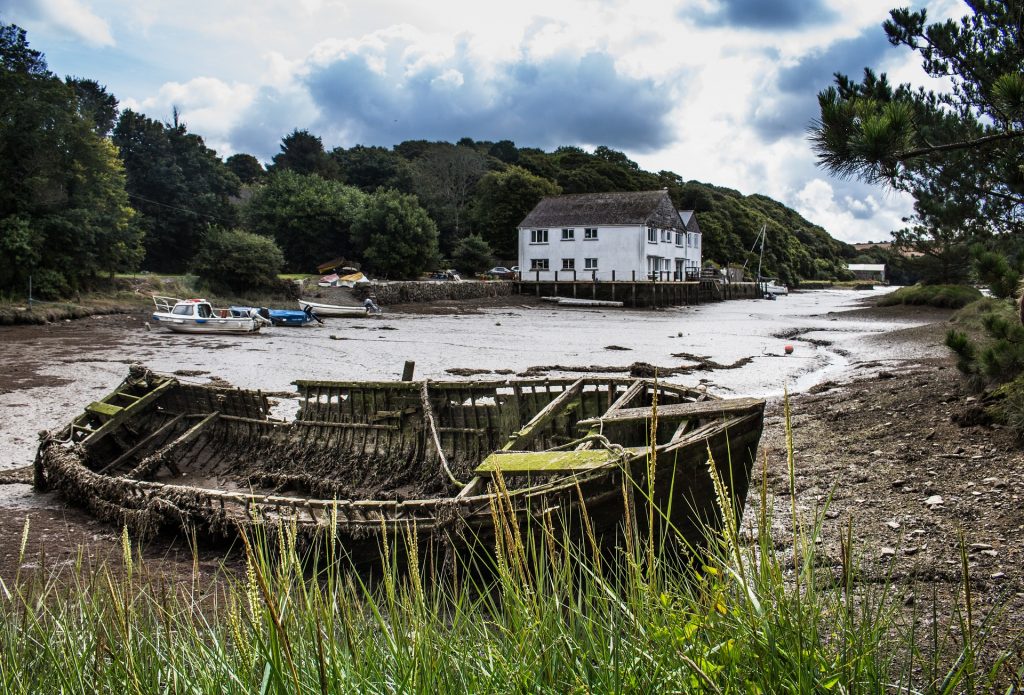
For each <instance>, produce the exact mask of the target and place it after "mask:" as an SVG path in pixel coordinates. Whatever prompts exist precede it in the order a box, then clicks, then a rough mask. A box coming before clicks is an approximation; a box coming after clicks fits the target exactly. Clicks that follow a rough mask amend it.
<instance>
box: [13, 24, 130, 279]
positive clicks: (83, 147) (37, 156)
mask: <svg viewBox="0 0 1024 695" xmlns="http://www.w3.org/2000/svg"><path fill="white" fill-rule="evenodd" d="M115 103H116V102H115ZM90 114H91V110H90V109H89V108H88V107H87V106H86V105H85V103H84V101H83V98H82V97H80V95H79V92H78V91H77V90H76V89H75V86H74V83H73V82H64V81H63V80H60V79H59V78H57V77H56V76H55V75H53V74H52V73H50V72H49V71H48V70H47V69H46V62H45V60H44V59H43V57H42V55H41V54H40V53H39V52H37V51H33V50H32V49H30V48H29V47H28V41H27V39H26V35H25V32H24V30H22V29H20V28H18V27H16V26H14V25H0V250H2V251H3V253H2V254H0V291H5V292H7V291H14V290H19V291H20V290H22V289H23V288H25V287H26V285H27V281H28V278H29V276H31V277H32V279H33V285H34V288H35V290H36V291H37V293H38V294H40V295H42V296H49V297H56V296H59V295H64V294H67V293H70V292H73V291H77V290H79V289H86V288H88V286H89V285H90V284H91V283H92V281H93V280H94V279H95V278H96V277H97V276H98V275H99V274H100V273H102V272H110V271H115V270H121V269H128V268H131V267H134V265H135V263H137V261H138V259H139V256H140V239H141V234H140V230H139V229H138V227H136V226H135V225H134V224H133V213H132V210H131V208H130V207H129V205H128V198H127V195H126V193H125V174H124V170H123V168H122V166H121V162H120V161H119V160H118V157H117V152H116V150H115V149H114V148H113V146H112V145H111V144H110V142H109V141H108V140H107V139H106V138H104V137H102V136H101V134H100V132H99V131H100V130H102V128H101V127H98V126H97V122H96V120H95V119H94V118H93V117H92V116H91V115H90Z"/></svg>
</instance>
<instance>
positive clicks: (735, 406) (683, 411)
mask: <svg viewBox="0 0 1024 695" xmlns="http://www.w3.org/2000/svg"><path fill="white" fill-rule="evenodd" d="M763 407H764V401H763V400H762V399H760V398H729V399H723V400H708V401H697V402H693V403H673V404H671V405H662V406H658V419H662V420H667V419H676V418H695V417H713V416H716V415H732V414H737V413H746V412H750V411H752V410H756V409H758V408H763ZM651 410H652V409H651V408H623V409H621V410H617V411H614V412H609V413H607V414H605V416H604V417H600V418H590V419H588V420H580V422H579V426H580V427H589V426H591V425H596V424H598V423H601V422H603V423H604V424H606V425H607V424H609V423H614V422H638V421H643V420H650V419H651V415H652V413H651Z"/></svg>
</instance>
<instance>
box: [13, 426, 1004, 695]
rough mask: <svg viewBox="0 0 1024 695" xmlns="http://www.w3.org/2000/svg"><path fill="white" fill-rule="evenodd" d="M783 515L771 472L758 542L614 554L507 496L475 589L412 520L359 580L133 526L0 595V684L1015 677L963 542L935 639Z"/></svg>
mask: <svg viewBox="0 0 1024 695" xmlns="http://www.w3.org/2000/svg"><path fill="white" fill-rule="evenodd" d="M791 442H792V439H791V436H790V437H789V443H790V454H789V457H788V460H787V463H788V466H789V471H790V491H791V492H793V491H795V487H796V486H795V469H796V466H795V463H794V460H793V455H792V444H791ZM709 469H713V466H709ZM764 479H765V477H764V476H762V480H764ZM716 483H717V484H718V485H719V486H720V485H721V481H716ZM635 493H636V497H637V499H638V500H640V501H638V502H637V504H643V501H642V500H643V491H642V490H639V489H636V490H635ZM786 506H787V509H788V512H789V514H790V518H791V520H792V521H791V528H790V529H789V531H788V532H787V533H785V534H784V536H785V537H779V536H778V535H776V534H773V533H772V518H773V516H772V500H771V498H770V496H769V494H768V491H767V487H766V484H764V483H762V487H761V488H760V494H759V511H758V513H757V515H756V518H755V519H753V524H752V529H751V530H752V532H753V535H754V536H756V540H753V541H750V540H745V539H747V538H748V536H747V533H744V534H741V533H739V529H738V524H737V523H736V522H735V520H734V517H733V516H732V515H730V514H729V513H728V508H725V509H723V511H724V516H725V520H726V521H725V524H724V525H725V529H724V531H723V532H721V533H709V536H710V537H709V543H710V550H709V553H708V554H707V555H705V556H704V557H703V559H702V561H700V562H698V563H695V564H687V563H674V562H671V561H670V560H669V558H668V556H664V555H660V554H659V553H657V552H655V550H654V548H655V544H654V543H653V539H652V538H650V537H648V539H647V541H645V540H644V538H643V536H642V534H640V533H637V532H635V531H634V532H633V533H628V534H627V540H628V542H627V543H626V545H627V547H628V548H629V550H624V551H622V552H621V553H620V554H619V555H618V556H617V557H616V558H615V560H616V562H615V563H614V566H611V564H610V563H609V560H608V558H607V557H602V556H600V555H597V554H593V553H591V552H590V551H589V550H588V547H590V546H589V545H588V543H587V542H584V543H583V545H582V546H580V545H577V544H574V543H572V542H570V541H569V539H567V538H566V537H565V536H564V535H562V533H561V532H559V531H557V530H555V529H556V528H557V527H556V526H555V525H552V524H547V523H545V524H543V528H542V529H541V533H540V534H538V535H529V536H528V535H524V534H521V533H520V532H519V530H518V527H515V526H511V525H509V524H508V522H507V516H506V515H507V510H505V509H504V505H503V504H501V503H499V504H497V505H496V508H495V510H494V518H495V521H496V524H497V527H498V528H499V530H500V533H499V534H498V535H499V538H500V539H501V540H500V541H499V542H498V543H497V544H496V546H495V547H493V548H480V549H478V550H479V552H480V553H481V556H484V555H487V556H490V557H492V558H494V559H495V569H494V571H493V572H491V573H490V574H483V575H476V576H484V577H487V578H485V579H480V578H477V579H474V578H472V577H473V576H474V575H471V574H468V573H466V572H463V571H457V572H455V573H454V574H442V573H440V572H439V571H438V572H436V573H434V574H433V575H430V574H428V572H429V571H430V568H431V567H435V566H436V565H432V564H431V563H430V562H428V561H427V559H426V558H422V557H419V555H418V554H417V551H416V550H415V548H416V547H417V546H416V543H415V532H414V530H412V529H410V531H409V534H408V535H407V536H406V537H405V538H398V539H392V541H391V542H390V543H387V542H386V543H384V544H383V545H382V558H381V563H380V566H379V569H378V571H377V573H376V576H377V579H376V580H375V581H373V582H369V581H366V580H365V576H366V575H365V574H358V573H356V572H355V571H353V570H351V569H350V568H348V566H347V565H346V563H345V561H344V560H342V559H340V558H339V557H337V556H336V554H335V545H334V543H333V542H332V538H331V537H330V536H328V537H327V538H325V539H324V545H323V547H320V548H313V549H311V550H310V551H309V552H302V551H300V550H298V549H297V543H296V538H295V534H294V532H293V531H292V530H290V529H288V528H284V529H282V528H269V527H264V526H257V527H256V528H255V529H253V530H252V531H251V532H250V533H248V534H247V535H246V536H244V537H243V544H244V559H245V566H246V571H245V572H239V573H237V574H235V573H231V572H227V571H226V572H224V574H222V575H221V576H220V577H219V578H218V579H217V580H216V581H212V582H208V583H206V582H204V581H203V580H201V579H200V577H199V575H198V569H197V570H196V574H195V575H194V576H193V578H192V581H191V582H190V583H188V582H186V583H184V584H183V585H182V584H179V585H168V583H167V581H166V579H165V578H164V577H162V576H160V575H158V574H152V573H150V571H149V569H148V568H147V567H146V566H145V564H144V563H143V561H142V559H141V557H140V554H139V553H138V552H137V550H136V549H135V548H133V545H132V543H131V540H130V538H129V536H128V532H127V530H125V532H124V534H123V537H122V546H123V559H122V560H121V562H120V563H115V564H116V565H117V566H101V567H99V568H90V567H89V566H88V562H87V561H86V560H85V559H83V558H82V556H81V555H80V556H79V560H78V562H77V563H76V564H74V565H72V566H70V567H64V568H59V569H53V570H50V571H48V572H46V571H40V572H37V573H33V574H31V575H30V576H18V577H16V578H14V580H13V582H12V583H11V584H9V585H4V586H2V587H0V664H2V665H3V667H2V668H0V679H2V680H0V690H2V692H4V693H41V692H112V693H149V692H169V693H186V692H187V693H299V692H301V693H352V692H382V693H383V692H397V693H409V692H423V693H437V692H441V693H447V692H458V693H463V692H555V693H583V692H602V693H604V692H609V693H610V692H641V693H652V692H653V693H656V692H665V693H669V692H689V693H782V692H786V693H789V692H792V693H830V692H835V693H883V692H884V693H889V692H906V693H917V692H927V693H953V692H978V693H982V692H991V688H992V687H994V684H995V683H996V682H1006V681H1008V680H1009V679H1010V678H1012V677H1013V674H1012V673H1009V671H1008V669H1010V668H1011V667H1012V668H1019V664H1014V663H1011V662H1010V661H1009V659H1010V658H1011V657H1010V652H1009V651H1008V652H1007V653H1006V655H1000V656H998V657H997V658H996V659H995V660H994V664H995V666H994V667H992V668H990V669H988V670H982V669H981V668H979V665H978V661H977V656H978V653H979V650H981V649H982V648H984V647H985V646H986V645H985V635H986V634H987V632H986V630H987V628H988V626H987V624H986V621H985V619H983V618H982V617H981V616H979V615H977V614H976V613H975V612H974V611H973V609H972V602H971V597H970V582H969V581H966V572H967V563H966V552H963V553H962V557H963V568H962V570H963V572H964V576H965V581H964V583H963V588H964V593H963V595H961V596H960V597H958V599H957V600H956V601H955V602H954V605H952V606H945V607H942V608H941V609H940V610H946V609H948V610H950V611H951V612H952V614H953V615H954V618H953V624H952V625H949V626H941V625H939V624H937V623H936V624H934V625H932V626H929V627H928V628H927V629H925V628H922V627H921V623H920V622H917V621H914V620H909V621H908V620H907V619H906V615H905V613H904V611H903V610H902V606H901V602H900V600H899V599H900V597H899V596H896V595H894V594H895V592H894V590H893V586H892V584H891V582H889V581H888V580H885V581H882V582H874V581H866V582H861V577H862V574H861V569H860V565H859V561H858V557H857V553H856V550H855V548H854V542H853V539H854V537H855V532H854V529H853V528H852V525H851V526H850V527H848V528H847V530H846V532H845V534H844V535H843V538H842V539H841V541H842V548H843V551H842V554H841V557H840V563H841V568H840V571H838V572H833V571H831V570H829V569H822V567H825V568H827V567H828V566H829V563H828V562H826V561H825V558H824V557H821V556H819V551H818V550H817V548H818V543H816V541H817V540H818V539H819V538H820V536H821V533H822V529H821V522H822V519H823V516H822V515H821V514H823V513H824V510H822V512H821V514H819V515H818V516H817V517H815V518H814V519H813V520H812V521H811V522H810V523H804V522H803V521H801V519H800V517H799V516H798V513H797V505H796V500H795V498H793V499H789V500H786ZM627 509H629V507H627ZM633 518H636V517H633ZM330 528H331V527H330V526H329V527H328V533H329V529H330ZM27 531H28V529H27V527H26V534H25V536H24V538H23V540H22V544H21V557H19V561H22V560H24V554H25V540H24V539H25V538H27V537H28V533H27ZM662 533H664V534H672V533H673V532H672V531H671V530H665V531H663V532H662ZM531 539H533V540H531ZM776 543H782V544H783V546H784V548H785V550H784V552H781V553H780V552H777V551H776ZM399 558H402V559H403V560H407V563H400V562H399ZM400 565H407V566H408V567H409V568H410V569H409V570H408V571H400V570H399V566H400ZM196 567H197V568H198V563H196ZM1009 649H1012V647H1010V648H1009ZM1020 675H1021V673H1020V672H1018V673H1017V676H1016V677H1017V678H1018V679H1019V678H1020Z"/></svg>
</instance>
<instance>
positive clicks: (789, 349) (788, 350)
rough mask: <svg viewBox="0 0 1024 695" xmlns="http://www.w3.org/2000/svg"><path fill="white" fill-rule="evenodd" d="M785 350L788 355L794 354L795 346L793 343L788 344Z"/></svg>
mask: <svg viewBox="0 0 1024 695" xmlns="http://www.w3.org/2000/svg"><path fill="white" fill-rule="evenodd" d="M785 350H786V354H787V355H792V354H793V346H792V345H787V346H786V347H785Z"/></svg>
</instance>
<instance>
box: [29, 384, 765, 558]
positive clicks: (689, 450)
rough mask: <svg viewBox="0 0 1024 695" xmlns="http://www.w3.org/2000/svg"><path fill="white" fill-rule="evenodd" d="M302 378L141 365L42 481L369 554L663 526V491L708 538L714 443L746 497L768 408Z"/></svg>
mask: <svg viewBox="0 0 1024 695" xmlns="http://www.w3.org/2000/svg"><path fill="white" fill-rule="evenodd" d="M294 383H295V385H296V386H297V394H296V403H295V405H296V407H297V415H296V416H295V418H294V419H292V420H288V421H285V420H281V419H276V418H273V417H271V416H270V409H271V407H270V402H269V400H268V398H267V397H266V396H265V395H264V394H262V393H261V392H259V391H249V390H242V389H231V388H223V387H220V386H216V385H212V384H202V385H199V384H194V383H186V382H185V381H183V380H180V379H177V378H174V377H172V376H166V375H161V374H156V373H154V372H152V371H149V370H148V369H145V368H143V367H141V366H138V365H135V366H133V367H132V368H131V369H130V372H129V375H128V377H127V378H126V379H125V380H124V381H123V382H122V383H121V385H120V386H118V387H117V388H116V389H114V391H113V392H112V393H110V394H109V395H108V396H106V397H105V398H103V399H102V400H99V401H96V402H94V403H91V404H89V405H88V406H87V407H86V408H85V412H84V413H83V414H82V415H80V416H79V417H77V418H76V419H75V420H74V421H73V422H72V423H71V424H69V425H67V426H66V427H64V428H63V429H62V430H61V431H59V432H51V433H44V434H43V435H41V443H40V446H39V451H38V455H37V457H36V464H35V484H36V487H37V488H38V489H40V490H47V489H56V490H60V491H61V492H62V493H63V494H64V495H65V496H66V498H67V499H68V500H69V501H71V502H73V503H75V504H77V505H80V506H82V507H84V508H85V509H87V510H88V511H90V512H91V513H93V514H94V515H96V516H98V517H100V518H102V519H105V520H107V521H109V522H112V523H115V524H117V525H121V524H127V525H128V526H129V527H130V528H132V529H133V530H134V531H135V532H136V533H150V532H155V531H159V530H168V529H169V530H176V529H177V530H181V529H186V530H190V531H191V530H199V531H204V532H209V533H213V534H223V535H226V536H230V535H233V534H237V533H238V530H239V528H240V527H246V526H247V525H250V524H253V523H254V522H261V523H268V524H287V525H294V526H295V528H296V530H297V531H298V532H299V534H300V535H302V536H319V537H324V536H323V534H325V533H327V531H328V529H331V531H330V534H329V537H330V538H336V539H337V540H338V541H339V542H340V543H342V544H343V545H344V546H345V547H347V548H348V549H350V550H351V551H352V552H353V556H354V557H358V553H369V552H371V551H372V552H373V553H376V552H377V549H378V547H379V546H378V544H379V538H380V533H381V532H382V531H387V532H389V533H403V532H405V533H407V532H409V531H410V530H412V529H415V533H416V537H417V538H418V539H420V540H421V541H422V540H429V539H441V538H447V539H449V540H452V539H454V540H456V541H457V542H458V543H462V544H463V546H464V547H465V546H466V545H468V544H469V543H470V541H471V539H474V538H475V539H477V540H481V541H484V542H485V543H487V544H488V545H485V546H483V547H486V548H490V549H492V550H493V547H494V546H493V539H494V525H495V521H496V520H497V519H499V518H506V517H509V518H511V517H514V518H515V520H516V522H517V523H519V524H521V525H528V524H531V523H535V522H536V521H537V520H539V519H541V518H542V517H544V518H545V519H547V520H548V522H550V519H551V518H552V513H554V516H556V517H557V518H558V519H559V520H560V521H558V522H555V523H576V528H575V530H576V532H579V533H582V532H583V531H586V532H587V533H592V534H593V536H594V537H595V538H597V539H599V540H600V542H601V543H602V544H604V545H605V546H606V547H612V546H614V545H615V544H617V543H620V542H621V541H622V529H623V520H624V519H626V518H628V520H629V521H630V522H631V523H633V524H636V525H637V528H640V529H644V528H646V523H647V522H646V521H645V519H647V518H648V517H647V516H646V514H647V513H648V511H649V510H650V509H651V508H652V507H651V504H650V503H651V502H653V505H654V507H656V508H657V510H659V511H657V513H656V516H655V518H656V519H658V524H659V526H662V525H664V524H668V523H671V525H672V527H674V528H675V529H676V530H677V531H678V532H679V533H678V534H670V535H672V536H673V537H679V538H685V539H686V540H687V541H688V542H694V543H697V542H699V541H700V538H701V537H702V531H703V529H704V525H706V524H710V525H711V526H713V527H714V526H717V525H719V524H720V523H721V519H722V509H721V504H722V503H721V501H716V495H715V490H714V485H713V482H712V476H711V474H710V466H709V464H708V458H709V453H710V455H711V457H712V458H713V462H714V463H713V465H714V467H715V469H716V470H717V472H718V474H719V476H720V479H721V481H722V483H724V486H725V487H724V491H725V493H724V495H723V496H724V497H727V498H728V499H729V502H728V503H729V504H731V505H732V506H733V508H734V510H735V511H736V512H737V513H738V514H740V513H742V509H743V503H744V500H745V498H746V493H747V487H748V481H749V478H750V471H751V466H752V461H753V459H754V455H755V452H756V449H757V446H758V441H759V439H760V436H761V427H762V418H763V413H764V401H762V400H759V399H754V398H735V399H720V398H717V397H713V396H711V395H709V394H707V393H705V392H703V391H700V390H696V389H690V388H685V387H682V386H677V385H672V384H668V383H664V382H656V381H653V380H649V379H623V378H606V377H596V376H595V377H584V378H580V379H558V378H543V379H509V380H502V381H474V382H468V381H452V382H435V381H418V382H413V381H405V382H357V381H296V382H294ZM652 433H653V434H654V442H651V441H650V439H651V434H652ZM652 445H653V446H652ZM627 501H628V504H627ZM629 505H632V508H631V511H630V512H629V514H628V515H627V514H626V513H625V510H626V509H627V508H628V507H629ZM584 511H585V512H586V515H585V516H586V518H585V519H584V515H583V514H582V512H584ZM573 519H574V520H576V521H575V522H573V521H567V520H573Z"/></svg>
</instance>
